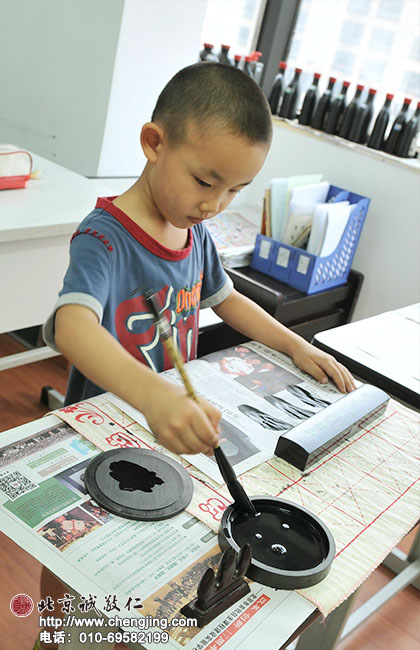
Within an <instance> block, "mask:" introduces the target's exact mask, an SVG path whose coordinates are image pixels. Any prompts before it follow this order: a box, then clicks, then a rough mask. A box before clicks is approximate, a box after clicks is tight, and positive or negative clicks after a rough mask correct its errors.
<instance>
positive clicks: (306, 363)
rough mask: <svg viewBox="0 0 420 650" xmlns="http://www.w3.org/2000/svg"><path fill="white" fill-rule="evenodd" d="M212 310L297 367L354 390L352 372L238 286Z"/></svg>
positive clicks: (341, 389) (340, 387) (241, 331)
mask: <svg viewBox="0 0 420 650" xmlns="http://www.w3.org/2000/svg"><path fill="white" fill-rule="evenodd" d="M213 310H214V311H215V313H216V314H217V315H218V316H219V317H220V318H221V319H222V320H223V321H225V323H227V324H228V325H230V327H233V329H235V330H237V331H238V332H240V333H241V334H244V336H247V337H248V338H250V339H254V340H255V341H259V342H260V343H265V345H268V346H269V347H270V348H274V349H275V350H279V351H280V352H285V353H286V354H288V355H289V356H290V357H291V358H292V359H293V362H294V364H295V365H296V366H297V367H298V368H300V369H301V370H305V371H306V372H308V373H309V374H310V375H312V376H313V377H315V379H317V380H318V381H320V382H322V383H326V382H327V381H328V377H331V378H332V379H333V380H334V381H335V383H336V384H337V387H338V389H339V390H340V391H341V392H346V391H352V390H354V388H355V384H354V379H353V377H352V375H351V374H350V372H349V371H348V370H347V368H345V367H344V366H343V365H342V364H341V363H339V362H338V361H336V359H334V357H333V356H331V355H330V354H326V353H325V352H322V351H321V350H318V349H317V348H316V347H314V346H313V345H311V344H310V343H308V342H307V341H305V340H304V339H303V338H302V337H301V336H298V335H297V334H295V333H294V332H292V331H291V330H289V329H288V328H287V327H285V326H284V325H282V324H281V323H279V322H278V321H276V319H275V318H273V317H272V316H270V314H268V313H267V312H266V311H264V309H262V308H261V307H260V306H259V305H257V304H256V303H255V302H253V301H252V300H250V299H249V298H247V297H246V296H244V295H242V294H241V293H239V292H238V291H236V290H235V289H233V290H232V292H231V293H230V294H229V296H228V297H227V298H226V299H225V300H223V302H221V303H220V304H219V305H217V306H216V307H213Z"/></svg>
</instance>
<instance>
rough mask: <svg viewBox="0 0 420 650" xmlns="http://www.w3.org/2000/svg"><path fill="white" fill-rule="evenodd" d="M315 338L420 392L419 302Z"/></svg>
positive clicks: (320, 334)
mask: <svg viewBox="0 0 420 650" xmlns="http://www.w3.org/2000/svg"><path fill="white" fill-rule="evenodd" d="M315 339H316V341H318V342H320V343H321V344H324V345H326V346H328V347H329V348H332V349H333V350H335V351H337V352H339V353H341V354H344V355H345V356H346V357H349V358H351V359H352V360H354V361H355V362H357V363H359V364H361V365H363V366H365V367H367V368H369V369H371V370H373V371H374V372H377V373H379V374H381V375H383V376H385V377H387V378H389V379H391V380H392V381H394V382H396V383H398V384H400V385H401V386H404V387H406V388H408V389H410V390H412V391H414V392H415V393H419V392H420V303H416V304H414V305H409V306H408V307H403V308H401V309H396V310H394V311H388V312H385V313H383V314H378V315H377V316H372V317H371V318H365V319H363V320H360V321H356V322H354V323H349V324H347V325H342V326H341V327H336V328H334V329H332V330H326V331H325V332H320V333H319V334H316V335H315Z"/></svg>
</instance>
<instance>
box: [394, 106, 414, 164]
mask: <svg viewBox="0 0 420 650" xmlns="http://www.w3.org/2000/svg"><path fill="white" fill-rule="evenodd" d="M419 130H420V102H418V103H417V108H416V112H415V113H414V115H413V116H412V117H411V119H410V120H409V121H408V122H407V124H406V125H405V126H404V128H403V131H402V133H401V138H400V141H399V143H398V147H397V152H396V155H397V156H400V158H409V157H410V156H409V152H410V146H411V143H412V142H413V140H414V138H415V137H416V135H417V133H418V132H419Z"/></svg>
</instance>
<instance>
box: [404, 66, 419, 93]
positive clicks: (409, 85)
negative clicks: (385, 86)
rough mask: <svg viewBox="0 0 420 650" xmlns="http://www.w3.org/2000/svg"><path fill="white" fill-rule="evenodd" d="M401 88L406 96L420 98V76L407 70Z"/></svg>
mask: <svg viewBox="0 0 420 650" xmlns="http://www.w3.org/2000/svg"><path fill="white" fill-rule="evenodd" d="M403 88H404V91H405V94H406V95H408V96H409V97H410V96H411V97H412V96H414V97H415V98H416V99H418V98H419V96H420V74H419V73H418V72H414V71H413V70H407V72H406V73H405V74H404V80H403Z"/></svg>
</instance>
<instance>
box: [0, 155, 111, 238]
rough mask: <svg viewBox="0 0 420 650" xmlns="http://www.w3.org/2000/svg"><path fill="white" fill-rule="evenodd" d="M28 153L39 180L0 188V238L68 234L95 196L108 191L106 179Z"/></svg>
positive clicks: (94, 199)
mask: <svg viewBox="0 0 420 650" xmlns="http://www.w3.org/2000/svg"><path fill="white" fill-rule="evenodd" d="M31 155H32V158H33V170H34V171H35V170H38V171H39V172H40V178H39V180H35V179H33V180H32V179H31V180H29V181H28V182H27V185H26V187H25V188H24V189H19V190H2V191H1V192H0V242H10V241H17V240H28V239H36V238H40V237H45V236H47V237H54V236H55V235H62V234H71V233H72V232H73V231H74V230H75V228H76V226H77V225H78V224H79V223H80V222H81V220H82V219H83V218H84V217H85V216H86V215H87V214H89V212H91V210H92V209H93V208H94V207H95V204H96V199H97V197H98V196H109V195H110V194H111V193H110V188H109V185H108V184H107V182H106V180H101V179H97V180H90V179H88V178H85V177H84V176H81V175H80V174H76V173H75V172H72V171H70V170H69V169H66V168H65V167H61V166H60V165H57V164H56V163H53V162H50V161H49V160H46V159H45V158H42V157H41V156H37V155H36V154H31ZM117 193H118V192H117Z"/></svg>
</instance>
